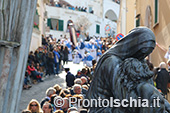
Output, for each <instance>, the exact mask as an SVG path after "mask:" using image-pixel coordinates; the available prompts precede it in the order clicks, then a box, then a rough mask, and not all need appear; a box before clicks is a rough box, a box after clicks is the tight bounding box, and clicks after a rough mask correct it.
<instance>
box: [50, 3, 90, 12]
mask: <svg viewBox="0 0 170 113" xmlns="http://www.w3.org/2000/svg"><path fill="white" fill-rule="evenodd" d="M50 5H51V6H56V7H62V8H67V9H70V10H75V11H82V12H87V7H83V6H82V7H81V6H75V7H74V6H72V5H70V4H66V3H61V2H57V3H55V2H53V1H51V3H50ZM90 13H92V12H90Z"/></svg>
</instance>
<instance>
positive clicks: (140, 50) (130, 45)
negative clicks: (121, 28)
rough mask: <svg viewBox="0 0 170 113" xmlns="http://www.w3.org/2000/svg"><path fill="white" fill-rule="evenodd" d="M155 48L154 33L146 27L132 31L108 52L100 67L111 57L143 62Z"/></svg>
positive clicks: (101, 59) (104, 55)
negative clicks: (134, 59)
mask: <svg viewBox="0 0 170 113" xmlns="http://www.w3.org/2000/svg"><path fill="white" fill-rule="evenodd" d="M154 48H155V35H154V33H153V32H152V31H151V30H150V29H148V28H146V27H138V28H135V29H133V30H131V31H130V32H129V34H128V35H127V36H125V37H124V38H122V39H120V40H119V41H118V42H117V43H116V44H115V45H114V46H112V47H111V48H110V49H109V50H108V51H106V52H105V53H104V54H103V56H102V57H101V58H100V60H99V62H98V66H100V65H101V63H102V62H103V61H104V60H105V59H106V58H108V57H109V56H111V55H115V56H117V57H119V58H120V59H121V60H124V59H126V58H136V59H138V60H143V59H144V58H145V57H146V56H148V55H149V54H150V53H151V52H152V51H153V49H154ZM98 66H97V67H98Z"/></svg>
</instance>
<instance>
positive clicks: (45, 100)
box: [41, 87, 56, 108]
mask: <svg viewBox="0 0 170 113" xmlns="http://www.w3.org/2000/svg"><path fill="white" fill-rule="evenodd" d="M53 94H56V90H55V89H54V88H53V87H50V88H48V89H47V90H46V97H45V98H43V99H42V101H41V108H42V106H43V104H44V103H45V102H48V101H50V99H51V96H52V95H53Z"/></svg>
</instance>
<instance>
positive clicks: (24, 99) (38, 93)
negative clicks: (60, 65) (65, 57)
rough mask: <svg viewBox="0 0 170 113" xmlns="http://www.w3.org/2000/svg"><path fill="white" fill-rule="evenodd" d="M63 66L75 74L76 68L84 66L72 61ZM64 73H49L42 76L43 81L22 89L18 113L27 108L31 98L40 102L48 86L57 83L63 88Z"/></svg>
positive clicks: (64, 84) (64, 85)
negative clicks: (45, 76)
mask: <svg viewBox="0 0 170 113" xmlns="http://www.w3.org/2000/svg"><path fill="white" fill-rule="evenodd" d="M64 67H69V68H70V72H71V73H73V74H74V75H75V74H76V73H77V70H79V69H80V70H81V69H82V68H83V67H84V66H83V63H82V62H81V63H80V64H73V63H72V62H68V64H67V65H65V66H64ZM65 75H66V73H65V72H64V71H63V72H62V73H61V74H59V75H58V76H57V75H56V76H55V75H51V76H49V77H47V78H44V82H40V83H38V84H35V85H32V88H30V89H29V90H23V91H22V94H21V99H20V104H19V108H18V111H19V113H21V111H22V110H23V109H26V108H27V105H28V103H29V101H30V100H31V99H37V100H38V101H39V102H40V101H41V99H42V98H44V97H45V96H46V95H45V92H46V90H47V89H48V88H49V87H51V86H54V85H55V84H59V85H60V86H61V87H62V88H65V87H66V83H65Z"/></svg>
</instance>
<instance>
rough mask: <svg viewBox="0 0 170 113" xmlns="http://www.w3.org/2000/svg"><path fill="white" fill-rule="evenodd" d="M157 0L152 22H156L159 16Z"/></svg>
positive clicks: (156, 0) (157, 0)
mask: <svg viewBox="0 0 170 113" xmlns="http://www.w3.org/2000/svg"><path fill="white" fill-rule="evenodd" d="M158 4H159V0H155V4H154V5H155V6H154V7H155V8H154V9H155V12H154V24H157V23H158V17H159V10H158V9H159V5H158Z"/></svg>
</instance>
